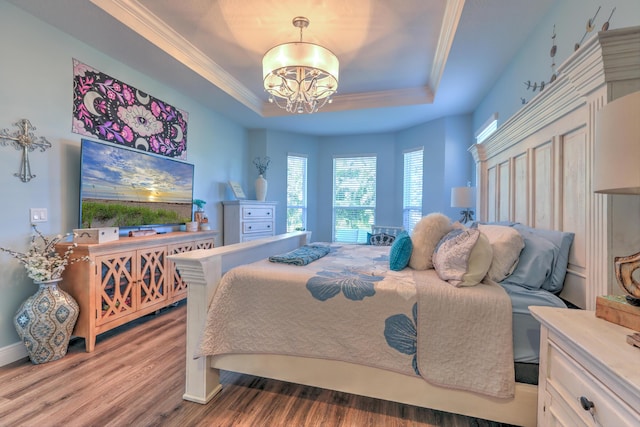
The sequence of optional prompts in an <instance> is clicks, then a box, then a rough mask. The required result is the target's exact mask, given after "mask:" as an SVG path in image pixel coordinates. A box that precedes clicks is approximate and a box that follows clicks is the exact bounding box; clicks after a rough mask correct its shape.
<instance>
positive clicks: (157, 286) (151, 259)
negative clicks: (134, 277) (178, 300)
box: [137, 246, 169, 308]
mask: <svg viewBox="0 0 640 427" xmlns="http://www.w3.org/2000/svg"><path fill="white" fill-rule="evenodd" d="M137 259H138V270H139V271H138V274H139V276H138V286H139V293H138V295H139V297H140V300H139V303H140V306H139V308H143V307H147V306H150V305H155V304H158V303H159V302H163V301H166V300H167V298H168V297H169V294H168V292H167V282H168V280H167V278H168V277H169V275H168V274H167V247H166V246H157V247H155V248H147V249H144V250H140V251H138V252H137Z"/></svg>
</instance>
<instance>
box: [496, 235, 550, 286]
mask: <svg viewBox="0 0 640 427" xmlns="http://www.w3.org/2000/svg"><path fill="white" fill-rule="evenodd" d="M527 228H528V227H527ZM518 232H519V233H520V234H521V235H522V238H523V239H524V248H523V249H522V251H521V252H520V258H519V260H518V265H516V268H515V270H513V273H511V275H510V276H508V277H507V278H506V279H504V280H503V281H502V282H500V283H509V284H513V285H518V286H522V287H524V288H527V289H540V288H541V287H542V285H543V284H544V283H545V282H547V280H548V279H549V278H550V277H551V275H552V273H553V266H554V260H555V258H556V256H557V252H558V248H557V247H556V246H555V245H554V244H553V243H551V242H550V241H548V240H547V239H544V238H542V237H540V236H538V235H537V234H535V233H534V232H532V231H531V229H522V228H520V229H519V230H518Z"/></svg>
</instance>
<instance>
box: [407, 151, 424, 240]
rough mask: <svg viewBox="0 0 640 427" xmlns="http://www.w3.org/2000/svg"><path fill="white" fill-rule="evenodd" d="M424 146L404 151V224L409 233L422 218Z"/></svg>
mask: <svg viewBox="0 0 640 427" xmlns="http://www.w3.org/2000/svg"><path fill="white" fill-rule="evenodd" d="M423 153H424V148H418V149H415V150H411V151H406V152H405V153H404V179H403V192H402V225H403V226H404V229H405V230H407V231H408V232H409V233H411V231H413V227H415V225H416V224H417V223H418V221H420V219H421V218H422V169H423V163H422V157H423Z"/></svg>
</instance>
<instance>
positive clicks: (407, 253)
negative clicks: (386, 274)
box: [389, 231, 413, 271]
mask: <svg viewBox="0 0 640 427" xmlns="http://www.w3.org/2000/svg"><path fill="white" fill-rule="evenodd" d="M412 250H413V243H411V237H409V233H407V232H406V231H402V232H400V234H398V235H397V236H396V240H394V242H393V245H391V251H389V268H391V269H392V270H393V271H400V270H402V269H403V268H405V267H406V266H407V265H409V258H411V251H412Z"/></svg>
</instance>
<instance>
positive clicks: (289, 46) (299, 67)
mask: <svg viewBox="0 0 640 427" xmlns="http://www.w3.org/2000/svg"><path fill="white" fill-rule="evenodd" d="M293 26H294V27H296V28H299V29H300V41H299V42H291V43H284V44H281V45H278V46H275V47H273V48H271V49H270V50H269V51H268V52H267V53H265V54H264V57H263V58H262V75H263V79H264V90H265V91H267V92H268V93H269V95H270V96H269V102H271V103H275V104H276V105H277V106H278V107H280V108H282V109H284V110H286V111H287V112H289V113H304V112H307V113H315V112H316V111H318V109H320V108H322V107H323V106H324V105H325V104H327V103H329V104H330V103H331V102H332V99H331V95H333V94H334V93H335V91H336V90H337V89H338V68H339V64H338V58H336V56H335V55H334V54H333V53H331V51H330V50H328V49H325V48H324V47H322V46H319V45H317V44H313V43H304V42H303V41H302V30H303V29H304V28H307V27H308V26H309V20H308V19H307V18H305V17H303V16H297V17H295V18H293Z"/></svg>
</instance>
